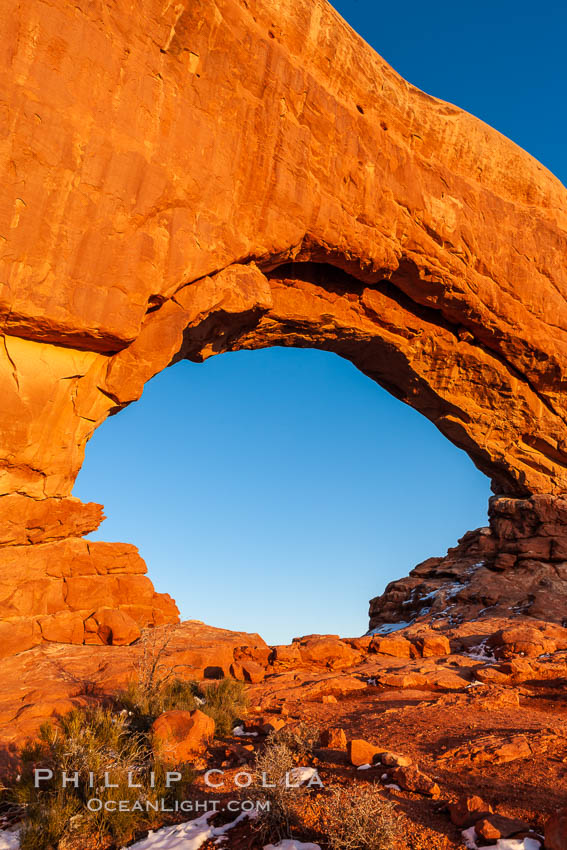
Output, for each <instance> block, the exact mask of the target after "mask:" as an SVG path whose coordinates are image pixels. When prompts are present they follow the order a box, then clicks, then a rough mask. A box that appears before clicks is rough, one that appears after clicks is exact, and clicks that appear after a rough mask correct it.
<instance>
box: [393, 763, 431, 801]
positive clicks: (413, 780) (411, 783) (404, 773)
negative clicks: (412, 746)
mask: <svg viewBox="0 0 567 850" xmlns="http://www.w3.org/2000/svg"><path fill="white" fill-rule="evenodd" d="M391 778H392V781H393V782H395V783H396V785H399V786H400V788H403V789H404V791H414V792H415V793H416V794H425V795H426V796H427V797H438V796H439V794H440V793H441V791H440V788H439V786H438V785H437V783H436V782H434V781H433V780H432V779H431V778H430V777H429V776H427V775H426V774H425V773H422V772H421V770H418V768H417V767H414V766H412V765H410V766H409V767H397V768H396V769H395V770H394V771H393V772H392V777H391Z"/></svg>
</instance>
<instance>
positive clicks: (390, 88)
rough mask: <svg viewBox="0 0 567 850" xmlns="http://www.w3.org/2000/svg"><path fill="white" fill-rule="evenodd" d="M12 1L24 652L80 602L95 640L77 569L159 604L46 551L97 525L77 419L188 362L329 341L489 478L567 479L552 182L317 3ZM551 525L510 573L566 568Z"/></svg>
mask: <svg viewBox="0 0 567 850" xmlns="http://www.w3.org/2000/svg"><path fill="white" fill-rule="evenodd" d="M1 10H2V20H4V21H6V22H9V23H7V25H6V27H5V32H4V33H3V38H2V48H1V50H2V63H3V67H4V68H5V69H6V72H5V74H4V76H3V77H2V80H1V82H0V85H1V100H0V103H1V106H2V110H3V111H4V112H6V114H7V115H9V119H10V120H9V133H10V135H9V136H7V137H6V139H5V144H4V145H3V147H2V149H1V152H0V174H1V178H2V182H1V185H2V194H1V198H0V222H1V225H2V226H1V229H0V236H1V240H0V244H1V246H2V247H1V256H0V269H1V275H0V335H1V340H0V396H1V398H2V406H1V408H0V433H1V440H0V514H1V518H0V544H2V545H3V546H5V547H7V546H9V547H10V548H12V547H13V552H10V553H8V554H6V552H7V550H4V549H3V550H0V551H1V553H2V558H3V559H4V561H3V563H4V564H6V563H8V564H9V567H7V568H6V571H5V573H4V579H3V581H4V582H5V585H4V588H5V589H4V590H3V593H4V599H5V600H6V602H5V603H2V604H3V605H4V607H3V609H2V614H1V616H2V618H3V619H5V618H9V623H8V627H7V628H8V629H9V633H10V635H12V645H13V646H20V647H21V646H25V645H28V646H29V645H32V644H33V643H34V642H36V641H37V640H39V630H41V633H42V635H43V636H47V635H48V634H49V635H54V634H59V635H61V634H63V633H65V634H66V635H67V636H68V638H69V639H72V640H73V641H75V640H76V641H78V640H79V639H80V632H81V627H80V624H79V617H84V619H83V620H82V622H83V624H84V629H85V634H87V632H88V634H89V641H90V640H91V637H90V636H92V635H98V636H99V637H100V636H101V635H100V634H99V628H102V626H103V625H104V624H102V625H101V623H100V622H99V620H97V618H96V616H94V615H95V610H89V611H87V608H88V609H91V608H93V605H92V604H91V600H90V599H89V604H88V605H87V598H88V595H89V594H90V593H91V591H92V592H93V593H95V596H96V602H95V603H94V608H111V609H114V610H123V609H124V607H125V606H133V605H140V604H141V607H143V608H145V609H146V611H145V613H144V616H143V617H142V618H141V619H142V620H143V622H144V623H148V622H150V621H151V619H155V615H154V614H153V613H151V614H150V609H151V610H152V611H153V610H154V609H160V610H163V608H164V606H163V605H162V606H161V607H160V605H158V603H157V601H156V597H155V596H154V595H152V594H153V590H151V589H150V587H149V585H148V584H147V581H142V576H141V575H138V574H136V575H135V576H133V575H131V574H130V573H129V572H128V571H127V575H128V576H129V578H128V579H124V578H122V579H121V578H120V577H119V576H118V575H117V574H115V571H114V570H113V569H109V570H106V574H105V569H106V568H104V569H103V568H101V569H103V572H97V570H98V567H93V571H92V572H91V573H88V572H87V573H81V574H77V575H72V574H68V575H61V576H51V574H50V573H49V570H50V569H51V564H52V563H53V555H54V553H55V551H56V550H54V549H53V548H51V549H48V548H43V547H48V546H51V547H53V546H56V545H57V542H56V541H59V540H62V541H66V539H67V538H68V541H69V542H70V545H71V546H76V545H78V543H77V539H78V537H80V535H82V534H84V533H86V532H87V531H89V530H90V529H91V527H93V526H94V525H95V524H96V522H97V520H98V518H99V516H100V513H99V509H98V508H96V507H94V508H93V507H92V506H82V505H79V504H78V503H77V502H76V501H74V500H71V499H70V498H69V496H70V492H71V489H72V486H73V482H74V480H75V477H76V474H77V472H78V470H79V468H80V465H81V463H82V459H83V454H84V450H85V445H86V442H87V440H88V439H89V437H90V436H91V435H92V433H93V431H94V430H95V428H96V427H97V426H98V425H99V424H101V423H102V422H103V421H104V420H105V418H106V417H107V416H108V415H109V414H111V413H115V412H117V411H119V410H120V409H121V408H123V407H124V406H125V405H127V404H129V403H130V402H132V401H134V400H135V399H137V398H139V396H140V394H141V392H142V390H143V387H144V384H145V382H146V381H147V380H149V378H151V377H152V376H153V375H155V374H156V373H158V372H159V371H161V370H163V369H164V368H166V367H167V366H168V365H170V364H171V363H174V362H176V361H178V360H179V359H182V358H190V359H192V360H196V361H201V360H204V359H205V358H207V357H209V356H211V355H212V354H215V353H218V352H222V351H231V350H236V349H241V348H260V347H266V346H270V345H294V346H307V347H310V348H313V347H316V348H322V349H327V350H329V351H333V352H336V353H337V354H339V355H341V356H343V357H345V358H348V359H349V360H351V361H352V362H353V363H354V364H355V365H356V366H357V367H358V368H359V369H361V370H362V371H363V372H364V373H366V374H367V375H369V376H370V377H372V378H373V379H374V380H376V381H377V382H378V383H379V384H381V385H383V386H385V387H386V388H388V389H389V390H390V391H391V392H392V393H393V394H395V395H396V396H397V397H398V398H400V399H402V400H403V401H405V402H406V403H408V404H410V405H412V406H413V407H415V408H416V409H417V410H420V411H421V412H422V413H423V414H424V415H425V416H427V417H428V418H429V419H430V420H431V421H433V422H434V423H435V424H436V426H437V427H438V428H439V429H440V430H441V431H442V432H443V433H444V434H445V435H446V436H447V437H448V438H449V439H450V440H452V441H453V442H454V443H455V444H456V445H458V446H460V447H461V448H463V449H464V450H466V451H467V452H468V453H469V454H470V456H471V457H472V458H473V460H474V462H475V463H476V464H477V466H478V467H479V468H480V469H482V470H483V471H484V472H486V473H487V474H488V475H489V476H490V477H491V478H492V481H493V488H494V490H495V492H497V493H499V494H506V495H508V496H515V497H527V496H530V495H531V494H533V493H548V494H554V495H558V494H561V493H563V492H565V491H566V490H567V442H566V430H565V420H566V417H567V402H566V399H565V394H564V392H563V386H564V382H565V379H566V370H567V366H566V364H567V356H566V355H567V307H566V297H565V296H566V294H567V271H566V269H567V238H566V234H567V192H566V191H565V189H564V187H563V186H562V185H561V184H560V183H559V182H558V181H557V180H556V179H555V178H554V177H553V176H552V175H551V174H550V173H549V172H547V171H546V170H545V169H544V168H543V167H542V166H541V165H540V164H539V163H537V162H536V161H535V160H534V159H532V158H531V157H530V156H529V155H528V154H526V153H525V152H523V151H522V150H520V149H519V148H518V147H517V146H515V145H514V144H513V143H512V142H510V141H509V140H507V139H505V138H504V137H502V136H501V135H499V134H498V133H497V132H496V131H494V130H492V129H490V128H489V127H487V126H486V125H485V124H483V123H482V122H480V121H478V120H477V119H475V118H473V117H472V116H470V115H468V114H466V113H464V112H462V111H461V110H459V109H458V108H456V107H454V106H451V105H449V104H447V103H443V102H441V101H438V100H435V99H434V98H432V97H429V96H428V95H425V94H423V93H422V92H420V91H419V90H417V89H415V88H414V87H412V86H410V85H409V84H408V83H406V82H405V81H404V80H403V79H401V78H400V77H399V76H398V75H397V74H396V73H395V72H394V71H393V70H392V69H391V68H390V67H389V66H388V65H387V64H386V63H385V62H384V61H383V60H382V59H381V58H380V57H379V56H378V55H377V54H376V53H374V51H373V50H372V49H371V48H370V47H369V46H368V45H366V44H365V43H364V42H363V41H362V40H361V39H360V38H359V37H358V36H357V35H356V34H355V33H354V32H353V31H352V30H351V29H350V28H349V27H348V26H347V25H346V24H345V22H344V21H343V20H342V19H341V18H340V16H339V15H338V14H337V13H336V12H335V11H334V10H333V9H332V7H331V6H330V5H329V4H328V3H326V2H325V0H278V2H276V4H275V6H274V2H273V0H270V2H268V0H250V2H247V3H242V2H240V0H218V2H215V3H213V2H211V0H197V2H195V1H194V0H192V2H189V0H181V2H179V3H177V4H175V5H166V6H164V5H163V3H159V2H157V0H143V3H141V4H140V6H139V8H138V9H137V12H136V14H135V15H133V14H132V7H131V4H129V3H126V2H125V0H117V2H115V3H114V4H113V6H112V14H109V15H105V14H103V13H102V11H101V10H98V9H97V8H94V7H92V6H90V5H88V4H87V5H84V4H81V3H79V4H75V5H73V4H68V3H66V2H64V0H53V2H51V3H49V4H47V5H45V4H44V5H38V4H37V3H34V2H33V0H23V2H22V3H20V4H18V7H17V9H16V7H15V4H14V0H1ZM553 522H555V520H552V523H553ZM504 537H505V535H504ZM481 538H482V535H480V536H479V535H478V534H477V536H476V537H475V538H474V540H473V539H469V540H468V542H467V543H466V546H467V547H468V549H466V551H465V550H464V549H463V550H462V552H463V556H464V557H466V558H468V557H469V553H472V549H473V548H474V547H477V548H478V549H479V551H481V550H482V551H484V550H483V548H482V547H483V546H484V543H485V542H487V541H488V542H487V545H488V544H489V543H490V537H489V536H487V537H486V541H483V540H481ZM506 539H507V538H506ZM551 539H556V538H555V537H553V535H552V533H551V530H550V531H549V535H547V536H546V534H543V533H542V535H541V536H540V537H538V538H537V540H538V542H537V545H536V544H535V543H534V546H533V547H532V549H531V550H530V552H531V554H530V552H528V551H527V550H525V549H521V547H520V548H518V547H517V546H516V549H510V548H506V549H505V550H503V553H504V554H505V555H507V556H510V558H512V559H513V560H514V564H515V570H516V572H515V573H514V576H516V575H519V574H523V573H522V571H526V570H527V571H528V572H529V573H530V575H533V570H534V569H535V570H540V567H537V568H532V567H526V566H522V564H524V565H525V563H526V560H529V559H536V561H537V562H538V563H544V564H547V563H548V562H547V560H546V559H547V558H550V557H551V558H552V561H553V562H554V563H561V561H558V560H557V558H558V557H559V553H560V550H559V549H557V548H555V549H554V550H553V553H551V555H550V553H549V552H548V551H547V549H546V546H547V543H548V542H550V541H551ZM557 539H560V537H558V538H557ZM542 541H543V542H542ZM516 542H517V541H516ZM512 543H513V541H511V542H510V546H512ZM66 545H67V543H66ZM117 545H118V544H117ZM506 545H507V546H508V544H506ZM514 545H515V544H514ZM462 546H465V544H462ZM19 547H22V549H20V548H19ZM30 547H31V550H30ZM24 548H25V550H26V551H25V554H23V555H22V554H21V552H22V551H23V549H24ZM32 551H33V554H31V552H32ZM65 551H67V550H65ZM495 551H496V550H495V549H493V550H492V554H494V553H495ZM107 555H108V558H109V561H108V564H110V565H112V564H113V563H114V561H115V560H116V559H118V560H120V559H121V558H122V557H123V550H122V549H121V548H120V546H118V548H117V549H116V550H115V553H114V555H112V554H111V550H107ZM89 557H90V556H89ZM93 557H95V556H93ZM42 559H43V572H42V570H41V568H40V565H41V562H42ZM538 559H540V560H538ZM541 559H542V560H541ZM23 560H25V568H24V567H23V566H22V564H23ZM95 560H96V557H95ZM12 561H13V563H14V564H16V566H17V568H18V569H19V570H23V571H22V572H11V571H12V569H13V567H12ZM494 563H496V560H495V561H494ZM507 563H508V560H506V564H507ZM500 564H501V565H504V566H505V563H504V561H500ZM34 565H35V566H34ZM89 569H90V568H89ZM422 569H423V568H422ZM431 570H432V572H434V568H433V567H432V568H431ZM546 570H547V567H544V568H543V573H542V577H543V578H544V579H545V578H546V576H547V573H546ZM8 573H9V574H10V575H11V576H12V578H11V579H10V575H8ZM95 573H96V575H95ZM503 575H505V573H504V574H503ZM32 576H33V578H32ZM10 581H12V584H10ZM32 581H33V582H38V581H39V582H43V584H42V585H41V586H42V587H44V586H45V588H47V589H48V590H49V593H50V594H53V595H49V596H46V595H44V593H43V590H42V591H41V592H38V593H36V592H35V591H32V588H31V587H30V586H29V585H30V582H32ZM412 581H413V579H412ZM470 583H472V584H473V587H474V578H473V579H471V582H470ZM470 583H469V584H470ZM510 584H511V585H513V582H512V581H511V582H510ZM21 585H25V586H26V588H27V589H26V591H25V594H24V595H25V599H24V598H20V597H21V594H20V590H19V589H20V586H21ZM37 587H39V585H38V586H37ZM103 587H104V588H105V589H104V590H102V588H103ZM134 588H136V590H134ZM137 588H142V602H141V603H139V602H138V600H137V599H136V601H134V597H135V596H137ZM34 593H35V595H34ZM65 593H68V595H67V596H65ZM485 595H486V594H485ZM529 595H530V596H531V595H532V594H531V591H530V594H529ZM536 595H537V594H536ZM388 604H389V603H388ZM490 604H491V603H490ZM534 604H535V605H536V606H537V600H536V602H535V603H534ZM164 605H165V609H167V613H166V617H171V616H173V614H172V611H173V609H172V607H171V605H170V603H169V602H168V601H166V602H165V603H164ZM381 610H382V609H381ZM384 610H385V609H384ZM125 613H127V614H128V616H133V614H132V612H131V611H130V610H128V611H126V612H125ZM62 614H64V617H62V616H61V615H62ZM75 614H79V617H77V616H70V615H75ZM53 616H57V617H59V621H58V624H57V626H54V625H53V621H49V623H47V625H45V626H44V625H42V623H41V622H40V620H39V618H40V617H53ZM377 617H378V619H380V617H381V613H378V614H377V613H374V614H373V619H374V620H376V618H377ZM22 618H24V619H22ZM26 618H27V619H26ZM133 619H134V620H136V622H137V623H138V624H142V623H140V617H136V616H133ZM12 620H13V621H14V622H12ZM87 620H89V626H88V628H87V626H86V622H87ZM16 621H17V622H16ZM115 622H116V620H115ZM95 625H96V630H95V628H94V627H95ZM3 628H4V626H3ZM103 631H104V629H103ZM101 639H102V638H101Z"/></svg>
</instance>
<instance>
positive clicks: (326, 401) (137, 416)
mask: <svg viewBox="0 0 567 850" xmlns="http://www.w3.org/2000/svg"><path fill="white" fill-rule="evenodd" d="M335 6H336V8H337V9H338V10H339V12H340V13H341V14H342V15H343V16H344V17H345V18H347V20H348V21H349V22H350V23H351V24H352V25H353V26H354V27H355V29H357V30H358V32H359V33H360V34H361V35H362V36H363V37H364V38H365V39H366V40H367V41H368V42H369V43H370V44H372V46H373V47H375V48H376V49H377V50H378V52H379V53H381V54H382V56H384V58H386V59H387V60H388V61H389V62H390V63H391V64H392V65H393V66H394V67H395V68H396V70H398V71H399V72H400V73H401V74H402V75H403V76H405V77H406V79H408V80H409V81H410V82H412V83H414V84H415V85H417V86H419V87H420V88H422V89H424V90H425V91H427V92H429V93H430V94H434V95H436V96H438V97H441V98H443V99H445V100H449V101H451V102H454V103H457V104H458V105H459V106H462V107H463V108H465V109H468V110H469V111H470V112H473V113H474V114H476V115H478V116H479V117H481V118H482V119H483V120H485V121H487V122H488V123H490V124H492V125H493V126H495V127H496V128H497V129H498V130H500V131H501V132H503V133H505V134H506V135H507V136H509V137H510V138H512V139H514V141H516V142H518V143H519V144H520V145H522V147H524V148H526V149H527V150H529V151H530V152H531V153H533V154H534V155H535V156H536V157H537V158H538V159H540V160H541V161H542V162H543V163H544V164H545V165H546V166H547V167H549V168H550V169H551V170H552V171H554V172H555V173H556V174H557V176H558V177H560V178H561V179H563V181H564V182H565V178H566V174H565V171H566V164H567V157H566V156H565V152H564V139H565V136H566V134H567V126H566V124H567V118H566V111H565V109H564V107H563V105H562V104H563V99H564V91H565V89H566V88H567V85H566V84H567V79H566V76H567V72H566V70H565V63H564V61H562V56H563V53H564V45H563V43H562V40H563V36H564V32H565V28H566V27H565V25H566V24H567V13H566V12H565V10H563V9H560V7H559V6H557V7H555V6H554V5H553V4H549V3H548V4H539V6H538V5H533V6H532V5H530V6H528V5H527V4H522V3H511V2H500V3H497V4H494V3H490V4H489V3H487V2H480V3H479V2H476V3H475V4H470V5H468V4H464V5H460V6H455V5H454V4H452V3H451V4H449V3H448V2H442V3H439V2H437V3H434V4H429V5H427V6H425V5H424V4H421V3H417V2H406V3H405V4H404V6H403V7H401V6H392V5H391V4H383V6H382V4H380V8H379V10H378V5H377V4H376V2H375V0H373V2H367V0H349V2H348V3H346V2H339V3H336V4H335ZM74 493H75V495H77V496H79V497H80V498H82V499H83V500H85V501H88V500H95V501H100V502H102V503H103V504H104V505H105V510H106V513H107V515H108V517H109V518H108V519H107V520H106V522H105V523H103V525H102V526H101V529H100V530H99V532H97V533H96V534H94V535H92V537H94V538H95V539H100V540H120V541H124V542H133V543H136V545H138V546H139V548H140V551H141V553H142V555H143V556H144V558H145V559H146V561H147V564H148V567H149V575H150V577H151V578H152V579H153V581H154V583H155V585H156V588H157V589H158V590H162V591H168V592H170V593H171V594H172V595H173V596H174V597H175V598H176V600H177V603H178V605H179V607H180V609H181V614H182V617H183V618H196V619H201V620H204V621H205V622H207V623H210V624H211V625H217V626H222V627H224V628H231V629H243V630H247V631H258V632H260V633H261V634H262V635H263V636H264V637H265V639H266V640H268V642H270V643H277V642H288V641H289V640H290V639H291V638H292V637H294V636H296V635H300V634H306V633H310V632H323V633H326V632H332V633H339V634H342V635H356V634H361V633H363V632H364V631H365V630H366V628H367V622H368V620H367V608H368V600H369V598H370V597H371V596H375V595H376V594H378V593H380V592H381V591H382V590H383V588H384V586H385V585H386V584H387V583H388V582H389V581H391V580H393V579H395V578H399V577H401V576H403V575H406V574H407V572H408V571H409V570H410V569H411V568H412V567H413V566H414V565H415V564H416V563H418V562H419V561H420V560H423V559H424V558H426V557H429V556H431V555H442V554H444V553H445V551H446V549H447V547H448V546H452V545H454V544H455V543H456V541H457V538H458V537H459V536H461V535H462V534H463V533H464V532H465V531H466V530H468V529H470V528H475V527H477V526H479V525H483V524H485V523H486V504H487V499H488V496H489V495H490V491H489V484H488V480H487V479H486V478H485V477H484V476H483V475H481V473H480V472H478V471H477V470H476V469H475V468H474V466H473V464H472V462H471V461H470V460H469V458H468V457H467V456H466V455H465V454H464V453H463V452H461V451H459V450H458V449H456V448H455V447H454V446H452V445H451V444H450V443H449V442H448V441H447V440H446V439H445V438H444V437H442V436H441V434H439V433H438V432H437V430H436V429H435V428H434V427H433V425H431V423H429V422H428V421H427V420H426V419H424V418H423V417H422V416H420V415H419V414H417V413H416V412H415V411H413V410H411V409H410V408H408V407H406V406H405V405H403V404H402V403H401V402H398V401H396V400H395V399H394V398H392V397H391V396H390V395H388V393H386V392H385V391H384V390H382V389H381V388H380V387H378V386H377V385H376V384H374V383H373V382H372V381H370V380H369V379H368V378H366V377H365V376H364V375H362V374H360V373H359V372H357V370H356V369H355V368H354V367H353V366H352V365H351V364H350V363H348V362H346V361H344V360H342V359H341V358H339V357H337V356H335V355H333V354H329V353H326V352H319V351H310V350H294V349H269V350H266V351H256V352H238V353H233V354H224V355H221V356H217V357H213V358H211V359H210V360H208V361H207V362H206V363H204V364H193V363H186V362H185V363H180V364H178V365H177V366H175V367H173V368H171V369H167V370H166V371H165V372H163V373H162V374H161V375H159V376H157V377H156V378H154V379H153V380H152V381H151V382H150V383H149V384H148V385H147V387H146V389H145V391H144V395H143V397H142V399H141V400H140V401H139V402H138V403H136V404H134V405H131V406H130V407H129V408H127V409H126V410H125V411H123V412H122V413H121V414H120V415H118V416H115V417H112V418H111V419H109V420H108V421H107V422H106V423H104V425H103V426H101V428H99V429H98V431H97V432H96V434H95V435H94V437H93V439H92V440H91V442H90V443H89V445H88V447H87V454H86V461H85V464H84V467H83V470H82V471H81V473H80V475H79V478H78V481H77V484H76V487H75V490H74Z"/></svg>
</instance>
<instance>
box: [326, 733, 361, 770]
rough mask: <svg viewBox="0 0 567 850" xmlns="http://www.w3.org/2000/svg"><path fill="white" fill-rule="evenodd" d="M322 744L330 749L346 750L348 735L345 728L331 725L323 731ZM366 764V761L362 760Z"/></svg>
mask: <svg viewBox="0 0 567 850" xmlns="http://www.w3.org/2000/svg"><path fill="white" fill-rule="evenodd" d="M321 745H322V746H323V747H326V748H328V749H329V750H346V748H347V736H346V733H345V730H344V729H340V728H339V727H331V728H329V729H325V730H323V732H322V733H321ZM362 764H366V762H362Z"/></svg>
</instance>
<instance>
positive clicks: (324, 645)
mask: <svg viewBox="0 0 567 850" xmlns="http://www.w3.org/2000/svg"><path fill="white" fill-rule="evenodd" d="M299 653H300V655H301V660H302V661H303V663H304V664H325V665H327V664H329V663H332V664H335V665H340V666H343V667H348V666H350V665H351V664H353V663H354V661H355V659H356V653H355V652H354V650H353V649H352V647H350V646H349V645H348V644H347V643H344V642H343V641H342V640H337V639H334V638H327V637H316V638H311V639H309V640H307V641H305V642H304V643H300V644H299Z"/></svg>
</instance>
